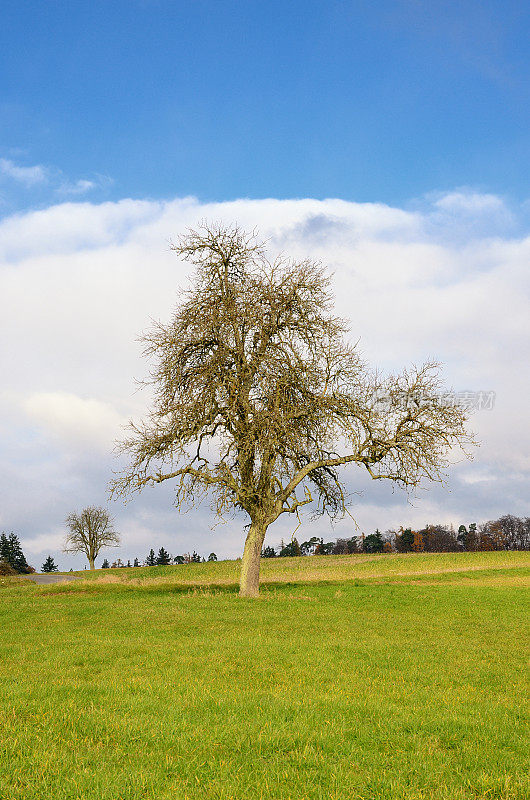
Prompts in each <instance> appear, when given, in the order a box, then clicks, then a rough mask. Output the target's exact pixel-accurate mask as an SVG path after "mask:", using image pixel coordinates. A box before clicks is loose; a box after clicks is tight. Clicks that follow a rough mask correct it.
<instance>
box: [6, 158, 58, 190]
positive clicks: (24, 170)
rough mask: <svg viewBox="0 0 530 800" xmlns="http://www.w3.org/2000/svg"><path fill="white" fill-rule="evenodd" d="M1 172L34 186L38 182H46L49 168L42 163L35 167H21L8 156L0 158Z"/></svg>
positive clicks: (26, 184)
mask: <svg viewBox="0 0 530 800" xmlns="http://www.w3.org/2000/svg"><path fill="white" fill-rule="evenodd" d="M0 174H2V175H5V176H6V177H7V178H11V179H12V180H14V181H18V182H19V183H23V184H24V185H25V186H34V185H35V184H37V183H46V182H47V180H48V177H49V176H48V170H47V169H46V167H43V166H42V165H41V164H36V165H35V166H33V167H20V166H18V165H17V164H15V163H14V161H10V160H9V159H8V158H0Z"/></svg>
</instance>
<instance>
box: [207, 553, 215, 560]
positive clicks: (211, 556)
mask: <svg viewBox="0 0 530 800" xmlns="http://www.w3.org/2000/svg"><path fill="white" fill-rule="evenodd" d="M208 561H217V556H216V555H215V553H210V555H209V556H208Z"/></svg>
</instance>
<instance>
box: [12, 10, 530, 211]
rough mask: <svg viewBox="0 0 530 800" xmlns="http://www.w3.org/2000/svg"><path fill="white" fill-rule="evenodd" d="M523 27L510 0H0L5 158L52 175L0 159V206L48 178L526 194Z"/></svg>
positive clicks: (165, 189) (72, 188)
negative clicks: (28, 176) (16, 176)
mask: <svg viewBox="0 0 530 800" xmlns="http://www.w3.org/2000/svg"><path fill="white" fill-rule="evenodd" d="M529 40H530V6H529V5H528V4H526V3H521V2H520V0H518V1H517V2H513V0H504V1H503V2H501V1H500V0H496V1H493V2H491V1H490V2H487V0H463V2H460V3H455V2H441V0H429V2H422V0H397V1H394V2H389V0H384V1H382V2H375V3H374V2H368V0H360V1H357V2H337V0H326V2H315V0H304V2H299V1H298V0H292V1H291V2H289V3H285V2H276V1H275V0H272V1H269V2H267V3H265V2H255V0H246V1H245V2H241V0H238V2H234V1H233V0H226V1H225V2H218V1H217V2H212V1H211V0H193V1H191V0H190V1H188V2H174V1H173V2H169V1H168V0H158V1H157V0H127V1H126V2H116V0H110V2H109V0H107V1H106V2H97V0H90V2H86V1H85V0H74V2H60V1H59V0H41V1H40V2H31V0H25V2H21V0H16V2H15V0H4V2H3V3H2V25H1V27H0V80H1V94H0V158H3V159H4V162H3V163H4V166H5V162H8V163H9V164H13V165H16V166H17V167H18V168H21V167H22V168H24V167H30V166H34V165H41V166H42V167H43V168H45V170H46V175H47V177H48V180H47V181H40V182H38V181H34V182H33V183H29V184H28V183H27V182H26V184H24V182H23V181H21V180H19V181H16V180H11V181H10V180H9V177H10V176H9V175H6V174H4V175H3V178H2V181H1V182H0V197H1V198H2V200H3V206H2V207H0V213H6V212H8V211H11V210H12V209H13V208H21V207H27V206H36V205H39V204H41V205H42V204H45V203H46V202H47V200H48V199H49V193H50V191H51V188H50V187H54V189H55V190H57V189H58V187H62V190H61V191H62V194H63V196H66V195H70V196H72V195H76V194H77V195H78V196H79V195H82V194H83V195H86V196H90V198H91V199H93V200H102V199H117V198H121V197H135V198H138V197H143V198H145V197H149V198H168V197H172V196H184V195H188V194H191V195H194V196H196V197H198V198H199V199H201V200H226V199H233V198H237V197H250V198H262V197H276V198H287V197H315V198H325V197H340V198H343V199H347V200H355V201H380V202H386V203H398V204H403V203H405V202H407V201H409V200H411V199H413V198H417V197H420V196H422V195H424V194H425V193H427V192H431V191H434V190H439V191H446V190H451V189H453V188H454V187H456V186H467V187H473V188H475V189H478V190H480V191H486V192H495V193H498V194H502V195H509V196H511V197H514V198H518V199H520V200H522V199H526V197H527V176H528V174H529V171H530V170H529V167H530V164H529V156H530V139H529V137H528V130H529V123H530V118H529V117H530V114H529V109H530V102H529V100H530V97H529V94H530V92H529V86H530V81H529V77H530V76H529V66H528V63H529V61H528V41H529ZM5 172H6V170H5V169H4V173H5ZM7 172H9V170H7ZM12 177H13V176H12V174H11V178H12ZM79 181H83V182H84V183H79ZM28 185H29V188H31V192H28V191H27V188H28ZM59 194H60V193H59Z"/></svg>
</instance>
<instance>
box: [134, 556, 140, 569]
mask: <svg viewBox="0 0 530 800" xmlns="http://www.w3.org/2000/svg"><path fill="white" fill-rule="evenodd" d="M139 566H140V562H139V561H138V559H137V558H135V559H134V562H133V567H139Z"/></svg>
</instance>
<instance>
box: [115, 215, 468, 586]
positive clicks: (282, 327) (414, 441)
mask: <svg viewBox="0 0 530 800" xmlns="http://www.w3.org/2000/svg"><path fill="white" fill-rule="evenodd" d="M172 249H173V250H174V251H175V252H176V253H177V254H178V255H179V256H181V257H184V258H185V259H187V260H189V261H191V262H192V263H193V264H194V265H195V267H196V279H195V284H194V286H193V287H192V288H191V289H190V290H188V291H187V292H185V293H184V296H183V297H182V302H181V303H180V305H179V306H178V308H177V310H176V311H175V313H174V316H173V318H172V320H171V321H170V322H169V323H168V324H166V325H164V324H162V323H158V324H156V325H155V327H154V328H153V329H152V330H151V331H149V332H148V333H147V334H145V335H144V336H143V337H142V341H143V342H144V343H145V354H146V355H147V356H148V357H150V358H151V359H152V361H153V369H152V372H151V376H150V379H149V380H148V381H147V382H146V383H148V384H151V385H152V386H153V387H154V391H155V395H154V404H153V407H152V410H151V413H150V415H149V417H148V418H147V420H146V421H145V422H143V423H141V424H138V425H136V424H133V423H131V424H130V436H129V438H127V439H125V441H123V442H122V443H121V446H119V448H120V450H121V451H122V452H125V453H127V454H128V455H129V457H130V467H129V468H128V469H127V471H126V472H124V473H123V474H122V475H121V476H118V477H117V478H116V479H115V480H114V481H113V482H112V484H111V491H112V494H113V496H117V495H129V494H130V493H131V492H135V491H139V490H141V489H142V488H143V487H144V486H146V485H152V484H155V483H161V482H162V481H166V480H170V479H172V480H175V481H176V500H177V505H178V506H180V504H181V503H183V502H184V501H188V502H191V503H193V502H194V501H196V500H197V499H200V497H201V495H202V494H204V493H205V492H207V491H208V490H210V491H211V492H212V494H213V499H214V508H215V511H216V513H217V514H219V515H220V514H222V513H223V512H224V511H225V510H228V509H233V508H239V509H243V510H244V511H245V512H246V513H247V514H248V517H249V526H248V533H247V536H246V542H245V548H244V553H243V560H242V567H241V578H240V593H241V595H244V596H256V595H257V594H258V591H259V569H260V554H261V548H262V544H263V540H264V537H265V533H266V531H267V528H268V527H269V525H270V524H271V523H272V522H274V521H275V520H276V519H277V518H278V517H279V516H280V515H281V514H297V513H298V510H299V508H300V507H301V506H303V505H305V504H308V503H312V502H313V501H315V511H316V513H323V512H327V513H329V514H331V515H336V514H342V513H344V511H345V507H346V506H345V504H346V497H345V491H344V485H343V483H342V481H341V480H340V478H339V473H338V467H340V466H342V465H343V464H347V463H349V462H352V463H355V464H358V465H360V466H361V467H363V468H364V469H365V470H366V471H367V472H368V474H369V475H370V476H371V477H372V478H373V479H374V480H378V479H384V478H386V479H388V480H390V481H393V482H395V483H397V484H400V485H401V486H403V487H405V488H406V487H415V486H417V485H418V484H419V482H420V481H421V480H422V479H423V478H426V479H429V480H435V481H436V480H438V481H440V480H442V477H443V475H442V470H443V468H444V467H445V466H447V465H448V463H449V462H448V460H447V456H448V455H449V451H450V449H451V448H452V447H453V446H454V445H457V446H460V447H462V446H463V445H464V444H465V442H466V441H471V440H470V439H469V437H467V436H466V433H465V428H464V422H465V414H464V411H463V409H462V408H461V407H459V406H458V405H455V404H454V403H452V402H450V400H448V399H447V397H446V396H444V395H443V394H442V393H441V391H440V390H441V384H440V382H439V379H438V367H437V364H435V363H429V364H426V365H424V366H422V367H421V368H418V369H416V368H414V369H412V370H410V371H405V372H404V373H403V374H401V375H396V376H392V377H390V378H387V379H384V378H382V377H380V376H379V375H378V374H377V373H376V372H373V371H371V370H370V369H368V367H367V366H366V365H365V364H364V363H363V361H362V360H361V358H360V356H359V354H358V353H357V350H356V348H355V347H353V346H351V345H350V344H348V343H347V342H346V341H345V338H344V337H345V334H346V332H347V327H346V325H345V323H344V322H342V321H341V320H339V319H337V318H335V317H334V316H333V315H332V314H331V313H330V307H331V296H330V292H329V279H328V277H327V276H326V274H325V272H324V270H323V268H322V267H321V266H320V265H319V264H316V263H314V262H312V261H309V260H306V261H301V262H298V263H295V262H292V261H289V260H286V259H283V258H278V259H276V260H274V261H270V260H269V259H268V258H267V257H266V255H265V250H264V246H263V245H262V244H260V243H259V242H258V241H257V240H256V238H255V236H254V234H251V235H249V234H246V233H244V232H243V231H241V230H240V229H239V228H238V227H227V226H223V225H210V226H209V225H203V226H202V227H201V228H200V229H199V230H198V231H190V232H189V233H188V234H187V235H186V236H184V237H182V238H181V239H180V240H179V243H178V244H175V245H173V246H172Z"/></svg>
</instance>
